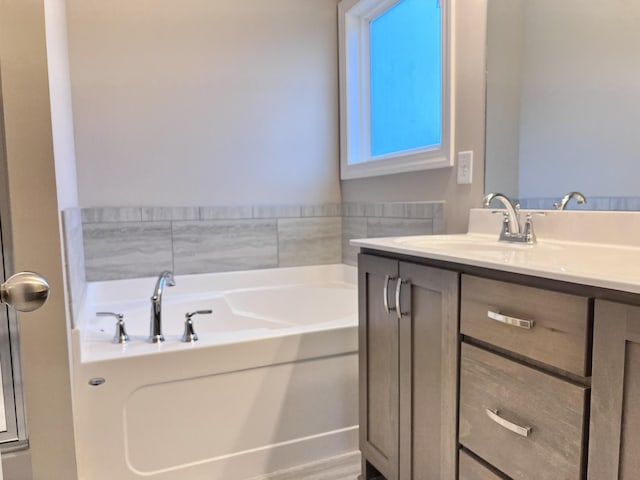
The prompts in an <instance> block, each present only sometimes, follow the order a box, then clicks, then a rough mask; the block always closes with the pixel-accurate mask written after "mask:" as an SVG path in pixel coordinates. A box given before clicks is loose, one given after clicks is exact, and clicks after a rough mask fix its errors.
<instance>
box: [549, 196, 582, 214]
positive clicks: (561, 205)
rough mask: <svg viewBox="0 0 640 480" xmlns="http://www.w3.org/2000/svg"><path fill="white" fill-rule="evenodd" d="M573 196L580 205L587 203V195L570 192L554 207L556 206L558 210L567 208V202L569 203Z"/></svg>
mask: <svg viewBox="0 0 640 480" xmlns="http://www.w3.org/2000/svg"><path fill="white" fill-rule="evenodd" d="M572 198H575V199H576V202H577V203H578V204H579V205H582V204H585V203H587V199H586V197H585V196H584V195H583V194H581V193H580V192H569V193H567V194H566V195H565V196H564V197H562V200H560V202H556V203H554V204H553V208H555V209H556V210H565V209H566V208H567V203H569V200H571V199H572Z"/></svg>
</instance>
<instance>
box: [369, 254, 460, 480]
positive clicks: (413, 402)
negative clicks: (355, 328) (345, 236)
mask: <svg viewBox="0 0 640 480" xmlns="http://www.w3.org/2000/svg"><path fill="white" fill-rule="evenodd" d="M385 287H386V288H385ZM358 289H359V300H358V301H359V315H360V319H359V321H360V324H359V325H360V326H359V343H360V346H359V349H360V353H359V354H360V450H361V452H362V457H363V475H362V479H363V480H372V479H374V478H380V477H379V475H382V476H383V478H384V479H386V480H454V479H455V476H456V462H457V454H456V452H457V443H456V417H457V362H458V298H459V297H458V289H459V274H458V273H456V272H452V271H448V270H442V269H437V268H432V267H427V266H422V265H417V264H413V263H409V262H403V261H397V260H393V259H389V258H384V257H378V256H374V255H367V254H360V255H359V257H358ZM396 299H397V300H399V302H397V301H396ZM385 304H386V306H385Z"/></svg>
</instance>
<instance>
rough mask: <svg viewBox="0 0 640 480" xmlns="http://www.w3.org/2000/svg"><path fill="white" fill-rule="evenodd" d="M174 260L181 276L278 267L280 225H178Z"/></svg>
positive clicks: (231, 222)
mask: <svg viewBox="0 0 640 480" xmlns="http://www.w3.org/2000/svg"><path fill="white" fill-rule="evenodd" d="M173 256H174V268H175V273H177V274H188V273H209V272H226V271H233V270H250V269H256V268H270V267H276V266H277V264H278V250H277V234H276V221H275V220H206V221H197V222H174V223H173Z"/></svg>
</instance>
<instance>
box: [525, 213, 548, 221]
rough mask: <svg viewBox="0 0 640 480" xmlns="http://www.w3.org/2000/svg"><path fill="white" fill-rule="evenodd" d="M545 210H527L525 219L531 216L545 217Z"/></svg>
mask: <svg viewBox="0 0 640 480" xmlns="http://www.w3.org/2000/svg"><path fill="white" fill-rule="evenodd" d="M546 216H547V212H528V213H527V220H528V221H530V220H531V219H532V218H533V217H546Z"/></svg>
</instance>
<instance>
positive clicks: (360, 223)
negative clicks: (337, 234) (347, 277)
mask: <svg viewBox="0 0 640 480" xmlns="http://www.w3.org/2000/svg"><path fill="white" fill-rule="evenodd" d="M366 236H367V219H366V218H364V217H343V218H342V263H346V264H347V265H356V264H357V263H358V252H359V251H360V248H359V247H354V246H353V245H349V240H352V239H354V238H366Z"/></svg>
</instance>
